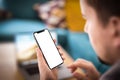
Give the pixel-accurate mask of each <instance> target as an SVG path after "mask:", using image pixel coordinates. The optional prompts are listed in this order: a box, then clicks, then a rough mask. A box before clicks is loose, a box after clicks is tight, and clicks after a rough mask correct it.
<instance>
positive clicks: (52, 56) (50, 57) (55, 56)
mask: <svg viewBox="0 0 120 80" xmlns="http://www.w3.org/2000/svg"><path fill="white" fill-rule="evenodd" d="M35 37H36V40H37V42H38V45H39V47H40V48H41V50H42V52H43V55H44V57H45V59H46V61H47V63H48V65H49V67H50V68H51V69H52V68H54V67H56V66H58V65H59V64H61V63H63V60H62V58H61V56H60V54H59V52H58V50H57V48H56V46H55V44H54V42H53V40H52V38H51V36H50V34H49V32H48V30H44V31H43V32H40V33H35Z"/></svg>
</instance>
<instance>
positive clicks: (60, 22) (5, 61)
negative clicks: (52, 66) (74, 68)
mask: <svg viewBox="0 0 120 80" xmlns="http://www.w3.org/2000/svg"><path fill="white" fill-rule="evenodd" d="M84 24H85V21H84V19H83V18H82V15H81V12H80V5H79V0H0V80H24V79H25V80H27V79H29V77H30V78H31V76H32V77H35V79H36V78H37V79H38V78H39V77H38V76H36V75H34V74H38V73H39V72H38V68H37V61H36V52H35V48H36V47H37V46H36V43H35V41H34V39H33V35H32V34H33V32H34V31H38V30H41V29H44V28H48V29H50V31H51V33H52V34H53V37H54V38H55V39H56V40H57V43H58V44H59V45H61V46H62V47H63V48H64V49H65V50H66V51H67V52H68V54H69V55H70V56H71V57H72V58H73V59H77V58H84V59H87V60H89V61H91V62H93V64H95V66H96V67H97V66H98V65H99V62H98V60H97V57H96V55H95V52H94V50H93V48H92V47H91V44H90V42H89V38H88V35H87V34H86V33H84V32H83V30H84ZM25 70H26V72H28V74H29V75H28V74H27V73H26V72H25ZM19 72H21V73H22V75H20V74H21V73H19ZM102 72H104V71H102ZM23 74H25V76H24V77H22V76H23ZM37 79H36V80H37ZM29 80H33V78H31V79H29Z"/></svg>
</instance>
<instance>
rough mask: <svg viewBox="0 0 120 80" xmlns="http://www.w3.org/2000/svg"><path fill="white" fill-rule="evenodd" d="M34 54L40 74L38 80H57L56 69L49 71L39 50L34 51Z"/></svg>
mask: <svg viewBox="0 0 120 80" xmlns="http://www.w3.org/2000/svg"><path fill="white" fill-rule="evenodd" d="M36 52H37V59H38V67H39V72H40V80H57V69H56V68H55V69H52V70H50V69H49V67H48V65H47V64H46V62H45V60H44V58H43V55H42V52H41V51H40V49H39V48H37V49H36Z"/></svg>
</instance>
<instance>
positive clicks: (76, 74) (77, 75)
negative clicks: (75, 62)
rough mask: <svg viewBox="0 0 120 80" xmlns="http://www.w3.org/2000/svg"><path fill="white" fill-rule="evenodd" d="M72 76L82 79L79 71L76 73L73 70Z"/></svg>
mask: <svg viewBox="0 0 120 80" xmlns="http://www.w3.org/2000/svg"><path fill="white" fill-rule="evenodd" d="M73 76H74V77H75V78H77V80H83V77H82V76H81V75H80V74H79V73H77V72H74V73H73Z"/></svg>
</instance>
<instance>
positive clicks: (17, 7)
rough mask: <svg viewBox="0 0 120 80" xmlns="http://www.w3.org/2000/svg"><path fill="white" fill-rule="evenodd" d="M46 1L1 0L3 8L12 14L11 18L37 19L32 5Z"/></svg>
mask: <svg viewBox="0 0 120 80" xmlns="http://www.w3.org/2000/svg"><path fill="white" fill-rule="evenodd" d="M46 1H48V0H3V4H4V7H5V9H6V10H8V11H10V12H11V13H12V14H13V18H22V19H38V17H37V16H38V15H37V14H36V12H35V11H34V10H33V6H34V5H35V4H36V3H40V4H42V3H44V2H46Z"/></svg>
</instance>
